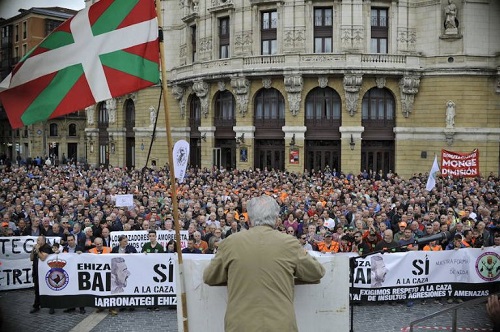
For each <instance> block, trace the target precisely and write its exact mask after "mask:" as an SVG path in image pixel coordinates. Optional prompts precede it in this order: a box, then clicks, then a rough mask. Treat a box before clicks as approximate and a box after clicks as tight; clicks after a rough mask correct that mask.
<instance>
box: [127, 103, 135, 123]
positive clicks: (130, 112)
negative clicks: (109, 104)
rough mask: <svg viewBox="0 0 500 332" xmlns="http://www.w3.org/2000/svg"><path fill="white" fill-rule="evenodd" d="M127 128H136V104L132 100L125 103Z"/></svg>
mask: <svg viewBox="0 0 500 332" xmlns="http://www.w3.org/2000/svg"><path fill="white" fill-rule="evenodd" d="M125 127H126V128H134V127H135V104H134V101H133V100H132V99H127V100H126V101H125Z"/></svg>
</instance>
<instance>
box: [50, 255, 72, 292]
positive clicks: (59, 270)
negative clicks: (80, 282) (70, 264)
mask: <svg viewBox="0 0 500 332" xmlns="http://www.w3.org/2000/svg"><path fill="white" fill-rule="evenodd" d="M47 265H48V266H50V267H51V269H50V270H49V271H48V272H47V274H46V275H45V283H46V284H47V286H48V287H49V288H50V289H52V290H53V291H60V290H63V289H64V288H65V287H66V286H67V285H68V282H69V275H68V272H66V271H65V270H64V269H63V267H64V266H65V265H66V261H65V260H62V259H59V258H56V259H54V260H50V261H48V262H47Z"/></svg>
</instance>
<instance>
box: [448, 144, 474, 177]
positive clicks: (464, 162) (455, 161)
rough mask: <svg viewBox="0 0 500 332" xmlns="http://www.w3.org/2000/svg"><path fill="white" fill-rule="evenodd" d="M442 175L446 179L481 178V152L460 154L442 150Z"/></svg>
mask: <svg viewBox="0 0 500 332" xmlns="http://www.w3.org/2000/svg"><path fill="white" fill-rule="evenodd" d="M441 175H442V176H444V177H452V178H459V177H464V178H466V177H476V176H479V150H478V149H474V151H472V152H471V153H459V152H453V151H448V150H441Z"/></svg>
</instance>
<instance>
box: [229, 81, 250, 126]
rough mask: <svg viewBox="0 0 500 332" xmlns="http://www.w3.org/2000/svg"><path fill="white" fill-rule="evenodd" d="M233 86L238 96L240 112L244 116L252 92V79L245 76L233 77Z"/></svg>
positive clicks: (237, 102) (237, 101)
mask: <svg viewBox="0 0 500 332" xmlns="http://www.w3.org/2000/svg"><path fill="white" fill-rule="evenodd" d="M231 87H232V88H233V91H234V94H235V96H236V105H237V106H238V110H239V112H240V114H241V115H242V116H243V117H244V116H245V114H246V112H247V109H248V93H249V92H250V89H249V88H250V81H249V80H248V79H246V78H245V77H232V78H231Z"/></svg>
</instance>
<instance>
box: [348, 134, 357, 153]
mask: <svg viewBox="0 0 500 332" xmlns="http://www.w3.org/2000/svg"><path fill="white" fill-rule="evenodd" d="M355 146H356V143H355V142H354V138H353V137H352V134H351V141H350V142H349V147H350V148H351V151H353V150H354V147H355Z"/></svg>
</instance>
